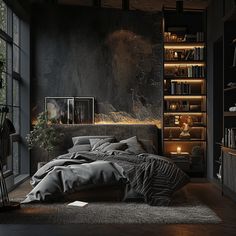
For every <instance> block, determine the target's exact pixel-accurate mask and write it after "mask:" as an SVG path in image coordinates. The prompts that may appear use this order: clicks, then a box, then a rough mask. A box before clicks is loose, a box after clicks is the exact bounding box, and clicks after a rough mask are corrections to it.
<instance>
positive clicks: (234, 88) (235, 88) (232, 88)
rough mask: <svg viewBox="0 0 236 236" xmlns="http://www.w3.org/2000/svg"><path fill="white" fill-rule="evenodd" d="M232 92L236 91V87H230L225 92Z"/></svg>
mask: <svg viewBox="0 0 236 236" xmlns="http://www.w3.org/2000/svg"><path fill="white" fill-rule="evenodd" d="M232 90H236V86H233V87H229V88H225V89H224V91H225V92H227V91H232Z"/></svg>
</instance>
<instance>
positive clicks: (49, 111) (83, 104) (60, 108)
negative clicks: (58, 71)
mask: <svg viewBox="0 0 236 236" xmlns="http://www.w3.org/2000/svg"><path fill="white" fill-rule="evenodd" d="M45 113H46V119H47V122H48V123H53V124H93V123H94V97H45Z"/></svg>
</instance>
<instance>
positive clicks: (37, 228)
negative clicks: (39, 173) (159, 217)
mask: <svg viewBox="0 0 236 236" xmlns="http://www.w3.org/2000/svg"><path fill="white" fill-rule="evenodd" d="M187 188H188V191H190V192H191V193H192V194H193V195H195V196H196V197H197V198H198V199H199V200H200V201H202V202H203V203H205V204H206V205H208V206H209V207H210V208H211V209H213V210H214V211H215V212H216V213H217V215H218V216H219V217H220V218H221V219H222V221H223V222H222V223H221V224H216V225H212V224H204V225H200V224H194V225H193V224H188V225H186V224H184V225H183V224H171V225H157V224H139V225H1V224H0V236H54V235H55V236H64V235H66V236H69V235H76V236H80V235H82V236H88V235H93V236H100V235H101V236H108V235H109V236H116V235H117V236H118V235H119V236H126V235H129V236H130V235H135V236H141V235H143V236H144V235H145V236H147V235H158V236H172V235H173V236H192V235H196V236H203V235H211V236H218V235H219V236H222V235H223V236H230V235H236V203H235V202H233V201H231V200H230V199H228V198H227V197H222V196H221V192H220V191H219V189H218V188H216V187H215V186H214V185H213V184H210V183H191V184H189V185H188V186H187ZM12 217H14V213H13V215H12Z"/></svg>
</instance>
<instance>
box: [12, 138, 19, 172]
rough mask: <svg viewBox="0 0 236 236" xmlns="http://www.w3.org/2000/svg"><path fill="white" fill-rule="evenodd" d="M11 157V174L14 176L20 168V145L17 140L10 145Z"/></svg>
mask: <svg viewBox="0 0 236 236" xmlns="http://www.w3.org/2000/svg"><path fill="white" fill-rule="evenodd" d="M12 149H13V150H12V157H13V158H12V159H13V174H14V175H15V176H16V175H18V174H19V170H20V158H19V157H20V146H19V143H18V142H13V145H12Z"/></svg>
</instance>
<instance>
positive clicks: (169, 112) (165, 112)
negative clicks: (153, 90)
mask: <svg viewBox="0 0 236 236" xmlns="http://www.w3.org/2000/svg"><path fill="white" fill-rule="evenodd" d="M205 113H206V111H164V114H180V115H182V114H192V115H194V114H197V115H199V114H200V115H201V114H205Z"/></svg>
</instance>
